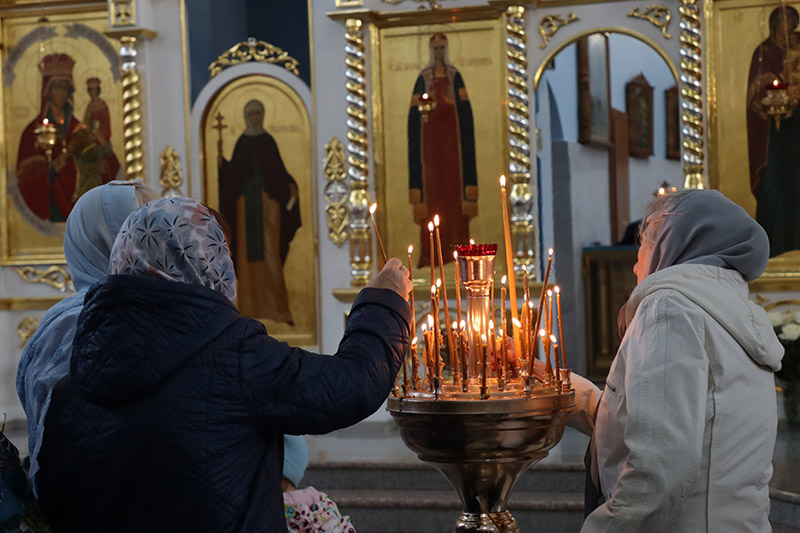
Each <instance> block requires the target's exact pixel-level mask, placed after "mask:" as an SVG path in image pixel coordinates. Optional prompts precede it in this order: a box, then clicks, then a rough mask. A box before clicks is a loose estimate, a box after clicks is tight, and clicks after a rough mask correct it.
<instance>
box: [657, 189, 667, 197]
mask: <svg viewBox="0 0 800 533" xmlns="http://www.w3.org/2000/svg"><path fill="white" fill-rule="evenodd" d="M665 194H667V190H666V189H665V188H664V187H659V188H658V195H659V196H664V195H665Z"/></svg>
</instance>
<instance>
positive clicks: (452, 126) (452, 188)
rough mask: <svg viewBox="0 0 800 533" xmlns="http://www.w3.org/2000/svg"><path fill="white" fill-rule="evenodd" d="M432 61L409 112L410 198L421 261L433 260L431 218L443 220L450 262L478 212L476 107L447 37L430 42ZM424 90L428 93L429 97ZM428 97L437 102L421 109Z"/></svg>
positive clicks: (419, 81)
mask: <svg viewBox="0 0 800 533" xmlns="http://www.w3.org/2000/svg"><path fill="white" fill-rule="evenodd" d="M429 45H430V62H429V63H428V65H427V66H426V67H425V68H424V69H422V72H420V74H419V76H418V77H417V81H416V83H415V84H414V91H413V94H412V96H411V106H410V108H409V112H408V170H409V200H410V202H411V204H412V205H413V207H414V222H416V223H417V224H418V225H419V226H420V255H419V263H418V266H420V267H422V266H427V265H429V262H430V261H429V257H430V253H429V238H428V227H427V225H428V222H429V221H430V220H431V219H432V218H433V216H434V215H437V214H438V215H439V218H440V219H441V226H440V231H441V239H442V250H443V254H442V255H443V259H444V262H445V263H448V262H451V261H453V254H452V250H453V248H454V246H455V245H457V244H465V243H467V242H469V221H470V219H471V218H473V217H475V216H476V215H477V214H478V203H477V202H478V177H477V172H476V168H475V133H474V126H473V119H472V107H471V105H470V101H469V98H468V96H467V89H466V87H465V85H464V79H463V78H462V77H461V73H459V71H458V70H457V69H456V68H455V67H454V66H453V65H451V64H450V62H449V61H448V57H447V36H445V34H444V33H436V34H434V35H433V36H432V37H431V38H430V41H429ZM423 95H425V96H424V97H423ZM423 98H424V99H427V100H428V101H429V102H430V103H431V109H430V111H429V112H427V113H425V114H423V113H421V112H420V109H419V105H420V103H422V102H423Z"/></svg>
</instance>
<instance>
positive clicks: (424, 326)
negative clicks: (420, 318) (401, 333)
mask: <svg viewBox="0 0 800 533" xmlns="http://www.w3.org/2000/svg"><path fill="white" fill-rule="evenodd" d="M426 331H428V324H426V323H424V322H423V323H422V334H423V335H424V334H425V332H426ZM414 338H416V337H414Z"/></svg>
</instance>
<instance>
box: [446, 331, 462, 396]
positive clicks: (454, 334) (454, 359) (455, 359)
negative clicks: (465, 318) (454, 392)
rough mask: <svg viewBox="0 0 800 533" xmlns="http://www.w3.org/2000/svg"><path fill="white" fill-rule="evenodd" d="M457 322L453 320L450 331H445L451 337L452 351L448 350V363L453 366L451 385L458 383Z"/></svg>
mask: <svg viewBox="0 0 800 533" xmlns="http://www.w3.org/2000/svg"><path fill="white" fill-rule="evenodd" d="M457 332H458V322H456V321H455V320H454V321H453V323H452V324H451V327H450V331H448V332H447V334H448V336H449V337H448V338H450V337H452V341H453V351H452V352H450V365H451V366H452V367H453V368H452V370H453V385H455V384H456V383H458V363H459V359H460V355H459V354H458V333H457Z"/></svg>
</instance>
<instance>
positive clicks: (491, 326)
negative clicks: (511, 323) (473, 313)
mask: <svg viewBox="0 0 800 533" xmlns="http://www.w3.org/2000/svg"><path fill="white" fill-rule="evenodd" d="M489 329H494V320H490V321H489Z"/></svg>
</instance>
